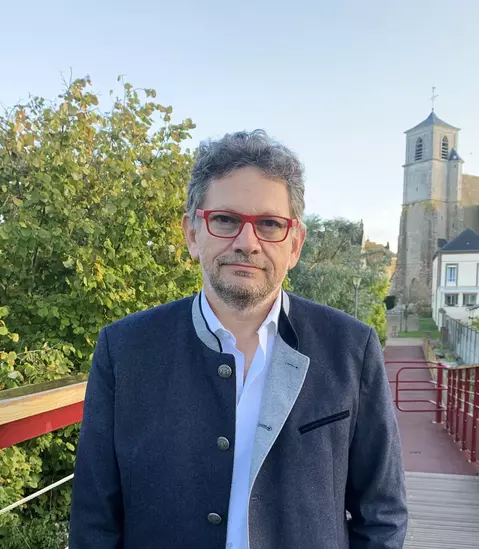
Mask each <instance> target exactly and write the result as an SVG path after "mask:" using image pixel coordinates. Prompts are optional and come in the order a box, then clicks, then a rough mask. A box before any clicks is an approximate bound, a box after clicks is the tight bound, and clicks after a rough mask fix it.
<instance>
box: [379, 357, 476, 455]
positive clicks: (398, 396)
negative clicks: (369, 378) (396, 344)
mask: <svg viewBox="0 0 479 549" xmlns="http://www.w3.org/2000/svg"><path fill="white" fill-rule="evenodd" d="M386 364H397V365H402V364H406V366H402V367H400V368H399V369H398V371H397V372H396V376H395V379H394V380H389V381H390V383H391V385H395V388H394V390H393V394H394V403H395V405H396V407H397V409H398V410H399V411H401V412H415V413H417V412H429V413H431V412H434V413H435V414H436V416H435V417H436V423H444V428H445V429H446V430H447V432H448V433H449V434H450V435H451V436H453V438H454V440H455V442H457V443H459V444H460V446H461V450H463V451H468V452H469V453H470V461H471V462H473V463H475V462H477V457H478V456H477V454H478V442H479V439H478V427H479V366H476V365H474V366H459V367H450V366H446V365H445V364H441V363H440V362H431V361H428V360H401V361H395V360H390V361H387V362H386ZM413 364H414V365H415V366H413ZM405 371H408V372H414V373H422V374H424V372H425V371H427V372H428V375H427V376H426V378H425V379H417V378H416V379H403V378H402V377H401V374H402V373H403V372H405ZM434 372H435V373H436V375H435V378H434V377H433V376H431V374H432V373H434ZM411 385H413V386H411ZM411 392H420V393H423V394H424V393H431V392H432V393H433V395H434V398H433V399H431V398H419V399H418V398H413V399H408V398H404V397H403V396H402V394H403V393H411ZM404 404H414V405H416V404H421V405H427V406H428V407H424V406H423V407H416V406H415V407H407V408H404V407H403V405H404ZM431 405H432V406H431Z"/></svg>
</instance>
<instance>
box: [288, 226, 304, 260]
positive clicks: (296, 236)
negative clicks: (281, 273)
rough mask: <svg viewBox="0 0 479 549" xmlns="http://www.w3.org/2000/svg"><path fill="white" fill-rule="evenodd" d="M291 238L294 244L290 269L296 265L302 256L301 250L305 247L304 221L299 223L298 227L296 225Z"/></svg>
mask: <svg viewBox="0 0 479 549" xmlns="http://www.w3.org/2000/svg"><path fill="white" fill-rule="evenodd" d="M291 239H292V246H291V255H290V258H289V264H288V269H292V268H293V267H296V264H297V263H298V261H299V258H300V256H301V250H302V249H303V244H304V241H305V239H306V226H305V225H303V223H299V224H298V225H297V226H296V227H294V229H293V232H292V235H291Z"/></svg>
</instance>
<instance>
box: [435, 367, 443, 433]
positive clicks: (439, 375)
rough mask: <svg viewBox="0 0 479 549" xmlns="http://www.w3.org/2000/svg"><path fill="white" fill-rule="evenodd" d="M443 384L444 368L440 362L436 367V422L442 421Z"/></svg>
mask: <svg viewBox="0 0 479 549" xmlns="http://www.w3.org/2000/svg"><path fill="white" fill-rule="evenodd" d="M443 384H444V370H443V368H442V365H441V364H438V367H437V400H436V423H442V391H443V389H442V387H443Z"/></svg>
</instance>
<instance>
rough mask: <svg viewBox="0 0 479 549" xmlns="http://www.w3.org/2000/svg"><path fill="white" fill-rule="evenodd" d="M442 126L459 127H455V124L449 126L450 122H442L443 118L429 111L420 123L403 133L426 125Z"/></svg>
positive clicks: (452, 128) (454, 128)
mask: <svg viewBox="0 0 479 549" xmlns="http://www.w3.org/2000/svg"><path fill="white" fill-rule="evenodd" d="M434 125H435V126H442V127H444V128H450V129H451V130H459V128H456V127H455V126H451V124H448V123H447V122H444V120H441V119H440V118H439V117H438V116H437V115H436V113H435V112H434V111H431V114H430V115H429V116H428V117H427V118H426V120H423V121H422V122H421V123H420V124H418V125H417V126H414V128H411V129H410V130H407V131H406V132H405V133H409V132H412V131H415V130H418V129H419V128H424V127H426V126H434Z"/></svg>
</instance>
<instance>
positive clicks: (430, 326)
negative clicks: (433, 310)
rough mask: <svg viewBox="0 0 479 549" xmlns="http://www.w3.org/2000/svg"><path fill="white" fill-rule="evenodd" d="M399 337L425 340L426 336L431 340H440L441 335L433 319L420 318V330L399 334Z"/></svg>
mask: <svg viewBox="0 0 479 549" xmlns="http://www.w3.org/2000/svg"><path fill="white" fill-rule="evenodd" d="M398 336H399V337H412V338H418V339H419V338H420V339H423V338H424V336H429V337H430V338H431V339H439V337H440V333H439V330H438V329H437V326H436V323H435V322H434V320H433V319H432V318H431V317H421V318H419V330H415V331H408V332H405V331H402V332H399V333H398Z"/></svg>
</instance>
